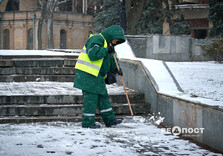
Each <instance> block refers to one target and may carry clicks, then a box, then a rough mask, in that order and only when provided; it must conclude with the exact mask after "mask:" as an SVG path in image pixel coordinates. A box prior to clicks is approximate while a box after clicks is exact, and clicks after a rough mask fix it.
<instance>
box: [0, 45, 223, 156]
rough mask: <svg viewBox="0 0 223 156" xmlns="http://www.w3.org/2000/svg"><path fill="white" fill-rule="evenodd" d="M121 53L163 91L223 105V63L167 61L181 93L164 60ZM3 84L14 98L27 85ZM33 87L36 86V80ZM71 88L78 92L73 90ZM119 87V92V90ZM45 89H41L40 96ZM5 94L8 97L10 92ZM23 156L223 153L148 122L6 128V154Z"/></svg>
mask: <svg viewBox="0 0 223 156" xmlns="http://www.w3.org/2000/svg"><path fill="white" fill-rule="evenodd" d="M123 47H124V49H125V50H130V51H131V48H130V47H128V45H126V43H125V45H123ZM116 49H117V51H118V56H119V57H120V58H128V59H135V60H140V61H142V63H143V64H144V66H145V67H146V68H147V69H149V71H150V72H151V75H152V76H153V77H154V79H155V80H156V82H157V84H158V88H159V92H161V93H165V94H170V95H172V96H177V97H180V98H186V99H189V100H194V99H195V100H197V101H201V102H206V103H207V104H212V105H213V104H214V105H215V104H216V105H223V99H222V97H223V90H222V89H221V88H222V85H223V81H222V80H223V72H222V71H223V64H217V63H214V62H184V63H182V62H166V64H167V65H168V67H169V68H170V70H171V72H172V73H173V75H174V77H175V78H176V80H177V82H178V83H179V85H180V87H181V88H182V89H183V91H184V92H183V93H182V92H180V91H179V90H178V88H177V86H176V83H175V82H174V81H173V78H171V76H170V73H169V72H168V71H167V69H166V67H165V66H164V64H163V62H162V61H158V60H149V59H140V58H135V56H134V54H133V53H132V52H126V53H121V52H123V51H124V50H123V49H122V48H121V49H120V50H118V48H116ZM120 51H121V52H120ZM26 52H27V51H11V52H10V53H7V55H23V54H25V53H26ZM29 52H31V51H29ZM35 53H37V54H38V55H39V54H40V53H41V55H42V54H43V55H45V54H47V55H48V53H50V55H54V54H53V52H48V51H41V52H40V51H34V52H33V55H35ZM4 54H6V53H5V51H0V55H4ZM29 54H31V53H29ZM57 54H59V53H57ZM126 54H127V55H128V56H126ZM27 55H28V54H27ZM59 55H63V54H59ZM67 55H75V54H67ZM0 85H1V87H3V88H4V87H5V88H10V87H11V89H9V92H7V95H10V94H11V92H10V90H13V89H14V88H13V87H16V85H21V84H17V83H14V85H13V84H10V85H9V83H1V84H0ZM23 85H24V87H25V86H26V87H27V85H28V86H29V87H30V84H29V83H23ZM32 85H33V86H35V82H33V83H32ZM46 85H48V84H46ZM67 85H69V84H67ZM55 87H58V86H55ZM69 87H71V88H72V86H69ZM115 88H116V87H114V88H113V89H114V91H115ZM42 91H43V90H39V92H42ZM74 92H75V91H74ZM1 94H6V92H5V93H4V92H3V93H1ZM15 94H16V93H15ZM18 94H19V93H18ZM24 94H26V93H24ZM49 94H50V92H49ZM197 96H198V97H197ZM21 155H22V156H30V155H34V156H47V155H55V156H61V155H62V156H63V155H83V156H84V155H103V156H104V155H108V156H110V155H111V156H113V155H123V156H125V155H128V156H130V155H134V156H136V155H222V154H217V153H213V152H210V151H208V150H205V149H202V148H201V147H199V146H197V145H196V144H194V143H191V142H189V141H187V140H182V139H179V137H178V136H174V135H172V134H170V133H169V132H164V131H162V130H161V129H160V128H157V127H156V126H155V125H154V124H151V123H148V122H144V120H143V119H142V120H140V121H138V122H136V123H123V124H121V125H120V126H119V127H116V128H105V127H103V125H102V128H101V129H97V130H92V129H83V128H81V123H63V122H52V123H33V124H19V125H17V124H1V125H0V156H21Z"/></svg>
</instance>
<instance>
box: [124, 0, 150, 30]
mask: <svg viewBox="0 0 223 156" xmlns="http://www.w3.org/2000/svg"><path fill="white" fill-rule="evenodd" d="M145 4H146V0H126V12H127V13H126V14H127V15H126V18H127V32H128V34H135V32H136V25H137V24H138V21H139V20H140V18H141V16H142V13H143V10H144V7H145Z"/></svg>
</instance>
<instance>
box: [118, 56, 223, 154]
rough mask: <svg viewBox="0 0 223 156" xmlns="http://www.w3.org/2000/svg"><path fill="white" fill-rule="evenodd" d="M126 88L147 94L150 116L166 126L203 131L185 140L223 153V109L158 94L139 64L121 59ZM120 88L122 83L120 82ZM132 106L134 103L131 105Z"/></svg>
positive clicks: (154, 84) (150, 79) (151, 80)
mask: <svg viewBox="0 0 223 156" xmlns="http://www.w3.org/2000/svg"><path fill="white" fill-rule="evenodd" d="M119 64H120V66H121V68H122V70H123V73H124V77H123V79H124V81H125V85H126V86H127V87H128V88H132V89H134V90H138V91H140V92H142V93H144V94H145V101H146V103H149V104H151V113H154V114H156V115H160V116H161V117H165V119H164V122H163V123H162V125H163V126H165V127H169V128H173V127H174V126H178V127H180V128H187V129H189V128H190V129H195V128H197V129H201V128H202V129H203V131H201V130H200V131H199V133H196V134H193V133H189V135H188V134H187V135H186V136H185V137H187V138H190V139H193V140H195V141H197V142H200V143H202V144H204V145H207V146H209V147H212V148H214V149H217V150H219V151H221V152H223V133H222V131H223V122H222V121H223V109H222V108H220V107H216V106H209V105H206V104H203V103H201V102H192V101H189V100H186V99H182V98H177V97H173V96H170V95H166V94H161V93H159V92H158V89H157V87H156V82H155V80H154V79H153V77H152V76H151V74H150V73H149V71H146V69H145V68H144V67H143V65H142V63H141V62H140V61H135V60H127V59H120V60H119ZM119 84H120V85H121V82H120V81H119ZM130 102H131V101H130Z"/></svg>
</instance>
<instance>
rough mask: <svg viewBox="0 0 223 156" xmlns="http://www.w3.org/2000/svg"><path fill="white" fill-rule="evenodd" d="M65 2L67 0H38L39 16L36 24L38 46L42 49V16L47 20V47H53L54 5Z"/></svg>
mask: <svg viewBox="0 0 223 156" xmlns="http://www.w3.org/2000/svg"><path fill="white" fill-rule="evenodd" d="M65 2H67V0H39V3H40V6H41V18H40V21H39V24H38V43H39V45H38V48H41V49H42V41H40V40H42V39H41V33H42V22H43V20H44V17H45V18H46V20H47V36H48V48H49V49H53V48H54V38H53V22H54V13H55V11H56V7H57V6H59V5H60V4H63V3H65Z"/></svg>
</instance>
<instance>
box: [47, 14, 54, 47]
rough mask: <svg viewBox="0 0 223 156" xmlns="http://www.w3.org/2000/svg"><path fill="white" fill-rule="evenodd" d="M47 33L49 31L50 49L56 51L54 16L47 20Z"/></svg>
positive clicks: (51, 15)
mask: <svg viewBox="0 0 223 156" xmlns="http://www.w3.org/2000/svg"><path fill="white" fill-rule="evenodd" d="M47 31H48V48H49V49H54V39H53V14H50V15H49V18H48V20H47Z"/></svg>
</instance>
